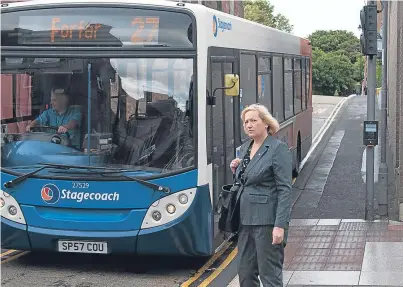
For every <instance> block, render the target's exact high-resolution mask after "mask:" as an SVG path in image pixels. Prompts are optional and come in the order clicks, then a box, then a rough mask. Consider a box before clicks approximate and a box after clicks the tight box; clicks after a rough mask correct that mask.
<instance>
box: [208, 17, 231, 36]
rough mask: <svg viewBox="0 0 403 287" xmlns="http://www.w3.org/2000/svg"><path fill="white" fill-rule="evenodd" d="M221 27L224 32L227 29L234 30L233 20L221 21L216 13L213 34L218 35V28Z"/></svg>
mask: <svg viewBox="0 0 403 287" xmlns="http://www.w3.org/2000/svg"><path fill="white" fill-rule="evenodd" d="M219 29H221V32H224V31H225V30H228V31H230V30H232V24H231V22H224V21H221V20H220V18H217V17H216V16H215V15H214V16H213V34H214V37H217V34H218V30H219Z"/></svg>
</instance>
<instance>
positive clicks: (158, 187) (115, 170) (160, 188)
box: [41, 163, 171, 193]
mask: <svg viewBox="0 0 403 287" xmlns="http://www.w3.org/2000/svg"><path fill="white" fill-rule="evenodd" d="M41 164H43V165H45V166H46V167H58V168H67V169H69V168H75V169H87V170H91V169H95V170H100V171H98V172H97V173H98V174H108V173H118V172H123V171H124V169H120V168H109V167H99V166H80V165H79V166H74V165H64V164H53V163H41ZM105 169H109V170H110V171H106V170H105ZM102 170H104V171H102ZM92 174H93V173H92ZM122 176H123V177H126V178H129V179H131V180H133V181H135V182H138V183H140V184H142V185H144V186H147V187H149V188H151V189H154V190H158V191H161V192H164V193H170V192H171V190H170V188H169V187H165V186H162V185H158V184H155V183H151V182H148V181H144V180H142V179H139V178H136V177H132V176H128V175H122Z"/></svg>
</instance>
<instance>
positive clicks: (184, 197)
mask: <svg viewBox="0 0 403 287" xmlns="http://www.w3.org/2000/svg"><path fill="white" fill-rule="evenodd" d="M179 202H180V203H181V204H186V203H187V202H188V197H187V195H186V194H184V193H182V194H180V195H179Z"/></svg>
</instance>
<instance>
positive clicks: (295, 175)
mask: <svg viewBox="0 0 403 287" xmlns="http://www.w3.org/2000/svg"><path fill="white" fill-rule="evenodd" d="M300 165H301V136H300V135H299V134H298V140H297V159H296V163H295V168H294V170H293V171H292V177H293V178H296V177H297V176H298V174H299V173H300V172H301V170H300Z"/></svg>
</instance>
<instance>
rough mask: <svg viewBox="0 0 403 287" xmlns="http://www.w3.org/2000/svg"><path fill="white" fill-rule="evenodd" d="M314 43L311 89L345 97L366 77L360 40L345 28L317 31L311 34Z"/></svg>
mask: <svg viewBox="0 0 403 287" xmlns="http://www.w3.org/2000/svg"><path fill="white" fill-rule="evenodd" d="M308 39H309V40H310V41H311V44H312V88H313V90H314V91H315V93H318V94H323V95H335V94H337V95H341V96H345V95H348V94H349V93H352V92H355V91H356V87H357V86H358V85H357V83H361V82H362V80H363V79H364V67H365V57H364V56H363V55H362V54H361V51H360V40H359V39H358V38H357V37H356V36H354V34H353V33H352V32H348V31H344V30H330V31H323V30H318V31H315V32H314V33H312V34H311V35H309V36H308Z"/></svg>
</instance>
